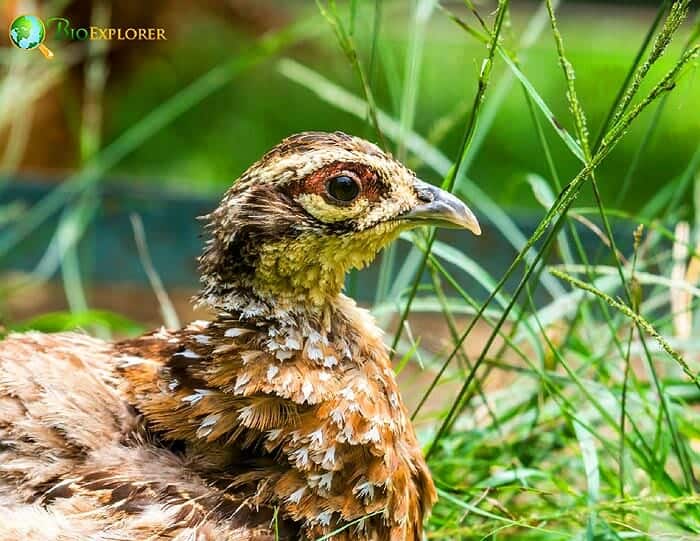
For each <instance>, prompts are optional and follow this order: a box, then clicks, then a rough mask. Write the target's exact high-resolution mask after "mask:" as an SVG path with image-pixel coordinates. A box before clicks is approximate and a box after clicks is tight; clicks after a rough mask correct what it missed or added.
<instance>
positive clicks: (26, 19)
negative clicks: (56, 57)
mask: <svg viewBox="0 0 700 541" xmlns="http://www.w3.org/2000/svg"><path fill="white" fill-rule="evenodd" d="M45 38H46V28H45V27H44V23H43V22H42V20H41V19H40V18H39V17H35V16H34V15H20V16H19V17H17V18H16V19H15V20H14V21H12V24H11V25H10V41H11V42H12V43H13V44H14V45H15V46H17V47H19V48H20V49H24V50H25V51H30V50H32V49H36V48H37V47H38V48H39V50H40V51H41V52H42V53H43V55H44V56H45V57H46V58H51V57H52V56H53V53H52V52H51V51H50V50H49V49H48V48H47V47H46V46H44V45H42V42H43V41H44V39H45Z"/></svg>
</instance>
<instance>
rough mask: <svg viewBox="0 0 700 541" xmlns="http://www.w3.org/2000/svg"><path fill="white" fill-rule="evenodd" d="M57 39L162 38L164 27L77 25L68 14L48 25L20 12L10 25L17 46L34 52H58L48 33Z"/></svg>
mask: <svg viewBox="0 0 700 541" xmlns="http://www.w3.org/2000/svg"><path fill="white" fill-rule="evenodd" d="M49 33H50V34H51V36H52V38H53V39H55V40H57V41H87V40H107V41H112V40H115V41H162V40H166V39H168V38H167V37H165V29H164V28H153V27H149V28H134V27H129V28H115V27H102V26H87V27H74V26H73V25H72V24H71V22H70V21H69V20H68V19H66V18H65V17H49V18H48V19H46V25H44V22H43V21H42V20H41V19H40V18H39V17H35V16H34V15H20V16H19V17H17V18H16V19H15V20H14V21H12V24H11V25H10V41H11V42H12V44H13V45H15V46H16V47H19V48H20V49H24V50H25V51H31V50H33V49H39V51H41V53H42V54H43V55H44V56H45V57H46V58H53V56H54V54H53V52H52V51H51V49H49V48H48V47H47V46H46V45H44V40H46V37H47V34H49Z"/></svg>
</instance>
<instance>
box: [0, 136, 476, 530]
mask: <svg viewBox="0 0 700 541" xmlns="http://www.w3.org/2000/svg"><path fill="white" fill-rule="evenodd" d="M204 220H205V221H206V226H205V230H206V236H207V240H206V244H205V247H204V250H203V253H202V255H201V257H200V258H199V269H200V276H201V291H200V293H199V295H198V297H197V299H196V302H198V303H199V304H201V305H203V306H205V307H207V308H208V309H209V310H210V312H211V314H212V319H211V320H209V321H195V322H193V323H191V324H189V325H188V326H186V327H184V328H182V329H179V330H167V329H164V328H161V329H159V330H157V331H154V332H151V333H148V334H145V335H142V336H139V337H137V338H132V339H127V340H123V341H118V342H105V341H101V340H98V339H95V338H91V337H89V336H87V335H85V334H80V333H59V334H42V333H38V332H27V333H23V334H12V335H10V336H8V337H7V338H6V339H5V340H3V341H2V342H0V541H4V540H10V539H13V540H14V539H26V540H61V541H62V540H71V541H74V540H88V539H89V540H95V539H97V540H107V539H109V540H113V539H120V540H121V539H129V540H134V539H177V540H198V541H200V540H201V541H205V540H212V541H213V540H237V541H247V540H250V541H253V540H270V541H273V540H277V539H279V540H297V539H299V540H313V539H320V538H324V539H334V540H338V541H341V540H367V541H369V540H375V541H384V540H387V541H418V540H420V539H422V532H423V521H424V518H425V517H426V516H427V514H428V513H429V512H430V509H431V507H432V506H433V504H434V503H435V500H436V497H437V496H436V490H435V486H434V484H433V481H432V479H431V475H430V472H429V470H428V467H427V465H426V463H425V460H424V459H423V456H422V453H421V449H420V447H419V444H418V441H417V439H416V435H415V432H414V429H413V426H412V425H411V421H410V418H409V415H408V413H407V410H406V407H405V405H404V403H403V400H402V398H401V394H400V393H399V388H398V386H397V383H396V379H395V375H394V372H393V370H392V367H391V364H390V359H389V355H388V352H387V348H386V347H385V345H384V343H383V341H382V335H381V332H380V330H379V329H378V327H377V326H376V324H375V322H374V320H373V319H372V317H371V315H370V314H369V312H368V311H366V310H365V309H363V308H360V307H358V306H357V304H356V303H355V302H354V301H353V300H352V299H350V298H348V297H346V296H345V295H343V294H342V289H343V282H344V277H345V274H346V272H347V271H348V270H349V269H351V268H361V267H364V266H365V265H367V264H368V263H369V262H371V261H372V260H373V258H374V257H375V255H376V254H377V252H378V251H379V250H381V249H382V248H383V247H384V246H386V245H387V244H388V243H389V242H390V241H392V240H393V239H395V238H396V237H397V236H398V235H399V234H400V233H401V232H402V231H405V230H407V229H409V228H413V227H416V226H420V225H425V224H432V225H437V226H447V227H458V228H466V229H468V230H471V231H472V232H473V233H475V234H479V233H480V229H479V224H478V222H477V220H476V218H475V217H474V215H473V213H472V212H471V211H470V210H469V209H468V207H467V206H466V205H465V204H464V203H463V202H462V201H460V200H459V199H458V198H457V197H455V196H454V195H452V194H450V193H448V192H446V191H443V190H441V189H439V188H436V187H434V186H432V185H430V184H428V183H426V182H423V181H421V180H419V179H418V178H417V177H416V175H415V174H414V173H413V172H412V171H410V170H409V169H407V168H406V167H405V166H404V165H402V164H401V163H399V162H398V161H397V160H395V159H394V158H392V157H391V156H390V155H388V154H387V153H385V152H383V151H382V150H380V149H379V148H378V147H377V146H375V145H373V144H371V143H369V142H367V141H365V140H363V139H360V138H357V137H352V136H349V135H346V134H344V133H340V132H335V133H324V132H305V133H301V134H298V135H294V136H291V137H288V138H286V139H284V140H283V141H282V142H281V143H280V144H279V145H277V146H276V147H274V148H273V149H272V150H270V151H269V152H268V153H267V154H265V155H264V156H263V157H262V158H261V159H260V160H259V161H258V162H257V163H255V164H254V165H252V166H251V167H250V168H249V169H248V170H247V171H245V172H244V173H243V175H242V176H241V177H240V178H239V179H238V181H237V182H236V183H234V185H233V186H232V187H231V188H230V189H229V190H228V191H227V192H226V193H225V195H224V197H223V199H222V201H221V204H220V205H219V206H218V207H217V208H216V209H215V210H214V211H213V212H211V213H210V214H209V215H207V216H205V217H204Z"/></svg>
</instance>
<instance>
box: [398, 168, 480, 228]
mask: <svg viewBox="0 0 700 541" xmlns="http://www.w3.org/2000/svg"><path fill="white" fill-rule="evenodd" d="M414 186H415V189H416V195H417V196H418V200H419V201H420V203H419V204H418V205H416V206H415V207H413V208H412V209H411V210H409V211H408V212H407V213H405V214H403V215H402V216H401V219H405V220H408V221H410V222H414V223H415V224H416V225H435V226H438V227H449V228H460V229H461V228H464V229H468V230H469V231H471V232H472V233H474V234H475V235H481V227H480V226H479V222H478V221H477V219H476V216H474V213H473V212H472V211H471V210H470V209H469V207H467V205H465V204H464V203H462V201H461V200H459V199H458V198H457V197H455V196H454V195H452V194H451V193H449V192H446V191H445V190H441V189H440V188H437V187H436V186H433V185H432V184H428V183H427V182H423V181H422V180H418V179H416V180H415V183H414Z"/></svg>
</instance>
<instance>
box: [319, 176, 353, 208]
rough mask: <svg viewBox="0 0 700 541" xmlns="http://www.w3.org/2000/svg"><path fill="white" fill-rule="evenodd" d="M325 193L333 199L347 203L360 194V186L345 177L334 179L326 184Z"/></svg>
mask: <svg viewBox="0 0 700 541" xmlns="http://www.w3.org/2000/svg"><path fill="white" fill-rule="evenodd" d="M326 191H327V192H328V193H329V195H330V196H331V197H332V198H333V199H337V200H338V201H343V202H344V203H349V202H350V201H352V200H353V199H355V198H356V197H357V196H358V194H359V193H360V185H359V184H358V183H357V181H356V180H355V179H353V178H351V177H349V176H347V175H340V176H338V177H334V178H332V179H330V180H329V181H328V183H327V184H326Z"/></svg>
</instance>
